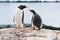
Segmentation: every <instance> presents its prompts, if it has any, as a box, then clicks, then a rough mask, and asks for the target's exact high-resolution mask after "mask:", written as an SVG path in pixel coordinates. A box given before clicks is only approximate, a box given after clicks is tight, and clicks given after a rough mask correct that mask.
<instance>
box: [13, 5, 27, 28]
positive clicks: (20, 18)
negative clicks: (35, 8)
mask: <svg viewBox="0 0 60 40" xmlns="http://www.w3.org/2000/svg"><path fill="white" fill-rule="evenodd" d="M25 8H27V6H25V5H20V6H18V7H17V9H16V15H15V17H14V19H15V20H14V19H13V21H15V23H16V27H17V28H19V27H20V28H23V24H24V23H23V22H24V11H23V9H25Z"/></svg>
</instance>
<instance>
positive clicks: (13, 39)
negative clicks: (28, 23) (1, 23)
mask: <svg viewBox="0 0 60 40" xmlns="http://www.w3.org/2000/svg"><path fill="white" fill-rule="evenodd" d="M0 40H60V31H56V30H49V29H41V30H32V29H29V28H23V29H16V28H6V29H0Z"/></svg>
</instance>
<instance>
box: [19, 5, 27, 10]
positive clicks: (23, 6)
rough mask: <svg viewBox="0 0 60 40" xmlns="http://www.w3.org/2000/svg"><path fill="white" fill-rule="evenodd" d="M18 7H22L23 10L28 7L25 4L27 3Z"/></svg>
mask: <svg viewBox="0 0 60 40" xmlns="http://www.w3.org/2000/svg"><path fill="white" fill-rule="evenodd" d="M18 8H19V9H21V10H23V9H24V8H27V6H25V5H20V6H18Z"/></svg>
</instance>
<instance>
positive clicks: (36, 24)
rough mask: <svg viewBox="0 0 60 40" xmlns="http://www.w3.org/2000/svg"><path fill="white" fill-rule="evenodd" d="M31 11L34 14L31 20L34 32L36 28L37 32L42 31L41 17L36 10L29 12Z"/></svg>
mask: <svg viewBox="0 0 60 40" xmlns="http://www.w3.org/2000/svg"><path fill="white" fill-rule="evenodd" d="M29 11H30V12H31V13H32V14H33V16H32V19H31V22H32V28H33V30H35V29H36V28H37V30H40V27H41V24H42V19H41V17H40V16H39V15H38V14H37V13H36V12H35V11H34V10H29Z"/></svg>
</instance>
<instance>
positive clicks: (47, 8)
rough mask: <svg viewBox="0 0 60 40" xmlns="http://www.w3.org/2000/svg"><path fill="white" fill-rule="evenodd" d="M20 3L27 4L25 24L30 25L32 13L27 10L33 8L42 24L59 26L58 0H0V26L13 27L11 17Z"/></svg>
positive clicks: (59, 9) (59, 4)
mask: <svg viewBox="0 0 60 40" xmlns="http://www.w3.org/2000/svg"><path fill="white" fill-rule="evenodd" d="M21 4H24V5H27V6H28V8H26V9H25V10H24V24H25V25H26V26H30V25H31V17H32V14H31V13H30V12H29V10H30V9H34V10H35V11H36V13H37V14H39V15H40V16H41V18H42V22H43V24H44V25H49V26H53V27H60V0H0V27H15V23H14V22H13V17H14V15H15V13H16V8H17V6H19V5H21ZM27 24H28V25H27Z"/></svg>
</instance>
